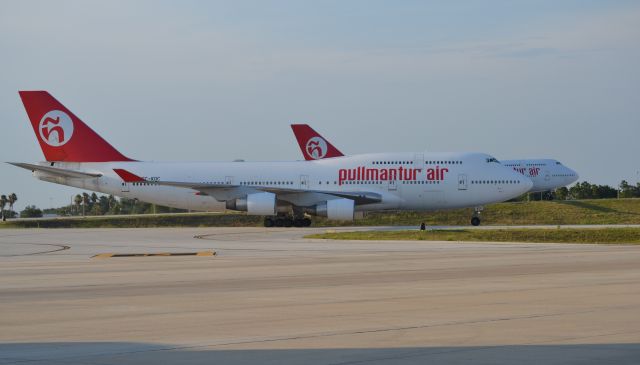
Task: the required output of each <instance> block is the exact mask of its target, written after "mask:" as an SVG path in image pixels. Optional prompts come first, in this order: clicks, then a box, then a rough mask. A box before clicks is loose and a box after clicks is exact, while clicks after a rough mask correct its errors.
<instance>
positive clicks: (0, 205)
mask: <svg viewBox="0 0 640 365" xmlns="http://www.w3.org/2000/svg"><path fill="white" fill-rule="evenodd" d="M8 202H9V199H7V196H6V195H4V194H2V195H1V196H0V215H2V220H3V221H6V220H7V218H5V216H4V207H5V206H6V205H7V203H8Z"/></svg>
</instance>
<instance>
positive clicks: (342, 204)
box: [314, 199, 355, 221]
mask: <svg viewBox="0 0 640 365" xmlns="http://www.w3.org/2000/svg"><path fill="white" fill-rule="evenodd" d="M354 209H355V205H354V202H353V200H351V199H333V200H327V201H326V202H324V203H320V204H318V205H316V206H315V211H314V213H315V214H316V215H319V216H321V217H327V218H329V219H333V220H340V221H352V220H353V215H354Z"/></svg>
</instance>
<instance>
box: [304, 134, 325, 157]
mask: <svg viewBox="0 0 640 365" xmlns="http://www.w3.org/2000/svg"><path fill="white" fill-rule="evenodd" d="M305 151H306V152H307V155H309V157H311V158H312V159H314V160H318V159H321V158H323V157H324V156H325V155H326V154H327V151H328V148H327V141H325V140H324V138H322V137H317V136H316V137H311V138H310V139H309V140H308V141H307V145H306V148H305Z"/></svg>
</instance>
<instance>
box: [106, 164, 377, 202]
mask: <svg viewBox="0 0 640 365" xmlns="http://www.w3.org/2000/svg"><path fill="white" fill-rule="evenodd" d="M114 171H115V172H116V173H117V174H118V175H119V176H120V177H121V178H122V179H123V180H124V181H125V182H146V180H145V179H143V178H141V177H139V176H137V175H135V174H133V173H131V172H129V171H127V170H123V169H114ZM152 183H153V184H155V185H163V186H174V187H179V188H185V189H192V190H196V191H198V192H200V193H201V194H203V195H211V196H213V197H214V198H215V199H216V200H218V201H225V200H231V199H236V198H240V197H243V196H245V195H247V194H251V193H255V192H260V191H263V192H269V193H273V194H276V195H277V196H278V199H281V200H285V201H292V200H296V201H301V200H304V201H310V200H311V201H313V200H317V201H323V200H327V197H331V196H333V197H338V198H346V199H351V200H353V201H354V202H355V204H356V205H365V204H374V203H380V202H381V201H382V195H381V194H379V193H375V192H364V191H354V192H348V191H339V192H338V191H327V190H316V189H296V188H280V187H273V186H245V185H234V184H209V183H197V182H181V181H157V180H156V181H152ZM292 202H293V201H292Z"/></svg>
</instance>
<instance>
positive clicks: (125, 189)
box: [120, 182, 129, 193]
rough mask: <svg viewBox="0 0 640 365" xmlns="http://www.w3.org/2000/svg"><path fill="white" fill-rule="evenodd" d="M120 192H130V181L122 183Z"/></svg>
mask: <svg viewBox="0 0 640 365" xmlns="http://www.w3.org/2000/svg"><path fill="white" fill-rule="evenodd" d="M120 192H123V193H128V192H129V183H128V182H122V183H121V188H120Z"/></svg>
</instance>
